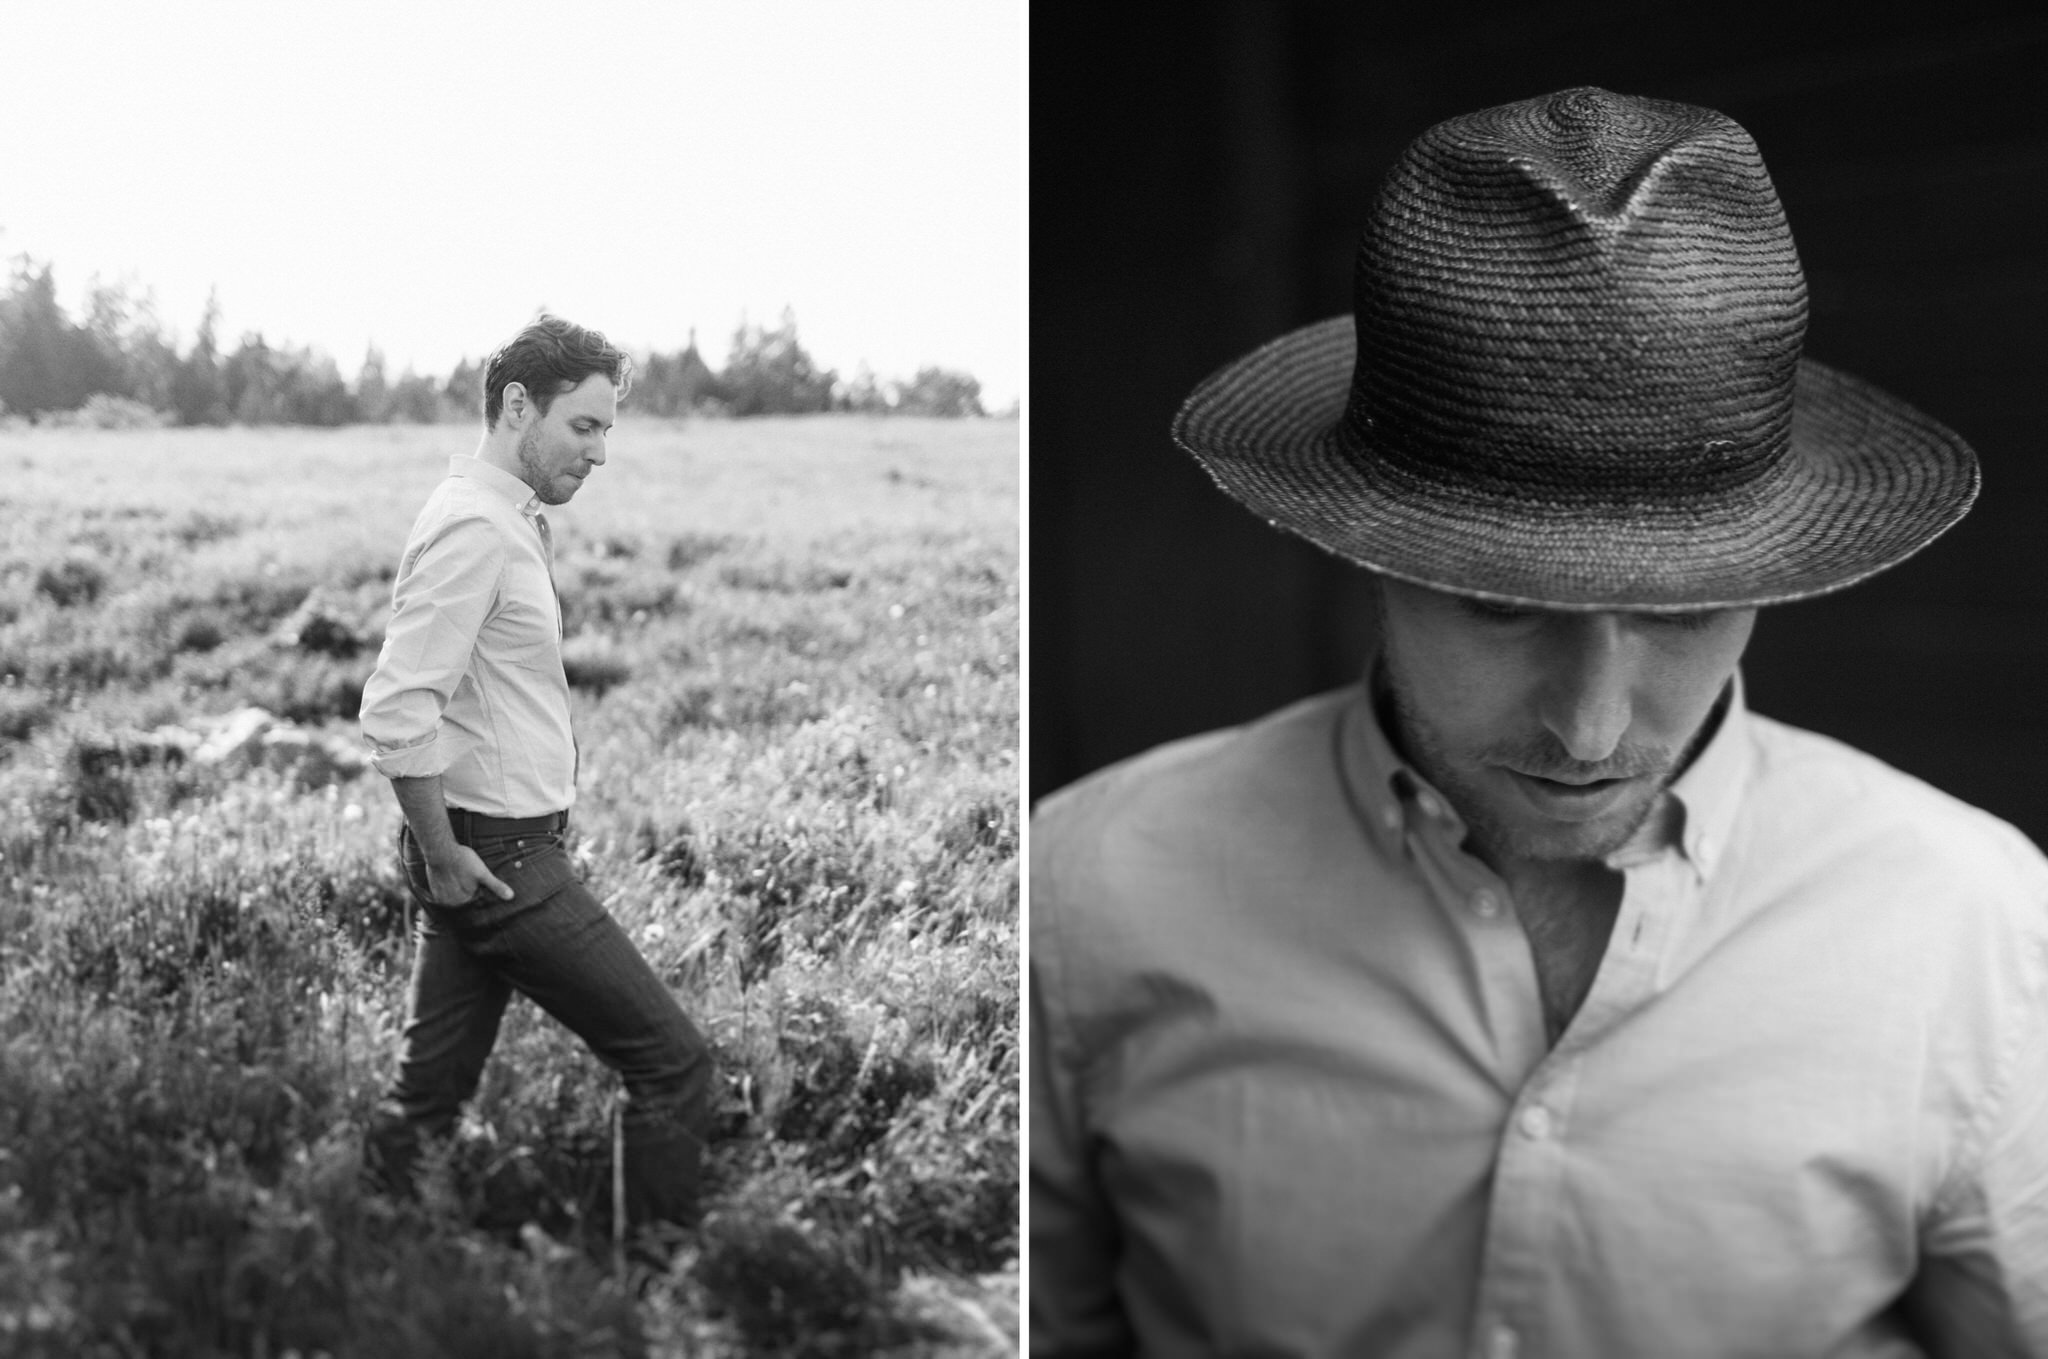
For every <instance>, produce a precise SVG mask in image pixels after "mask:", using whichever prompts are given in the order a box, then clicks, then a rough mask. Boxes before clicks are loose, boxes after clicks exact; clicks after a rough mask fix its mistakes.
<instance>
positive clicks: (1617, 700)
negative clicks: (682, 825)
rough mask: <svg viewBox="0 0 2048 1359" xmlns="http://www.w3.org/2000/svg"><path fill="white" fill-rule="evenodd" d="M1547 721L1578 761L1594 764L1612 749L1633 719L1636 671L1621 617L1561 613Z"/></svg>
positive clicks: (1545, 707)
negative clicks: (1566, 614) (1632, 664)
mask: <svg viewBox="0 0 2048 1359" xmlns="http://www.w3.org/2000/svg"><path fill="white" fill-rule="evenodd" d="M1557 622H1558V636H1557V639H1556V641H1555V642H1554V643H1553V647H1554V649H1553V652H1552V654H1551V656H1550V657H1549V658H1548V659H1549V660H1550V666H1549V672H1550V673H1549V678H1548V680H1547V682H1546V684H1545V687H1544V691H1543V712H1542V717H1543V725H1544V726H1546V727H1548V728H1549V729H1550V732H1551V734H1552V735H1553V736H1555V737H1557V739H1558V740H1559V741H1560V742H1562V743H1563V745H1564V748H1565V750H1566V751H1567V752H1569V753H1570V755H1571V757H1572V758H1573V759H1575V760H1583V761H1585V762H1587V763H1592V762H1595V761H1599V760H1604V759H1606V758H1607V757H1608V756H1609V755H1612V754H1613V753H1614V749H1615V747H1616V746H1618V745H1620V744H1621V738H1622V737H1623V736H1624V735H1626V734H1627V732H1628V728H1629V723H1630V721H1632V720H1633V718H1634V712H1633V706H1632V703H1631V694H1630V691H1631V689H1632V688H1633V686H1634V680H1635V677H1634V674H1633V672H1632V669H1631V665H1630V659H1629V648H1628V638H1627V635H1626V633H1625V632H1624V631H1623V629H1622V624H1621V619H1620V618H1619V617H1618V616H1617V615H1615V614H1611V613H1593V614H1578V615H1573V616H1570V617H1567V618H1560V619H1558V620H1557Z"/></svg>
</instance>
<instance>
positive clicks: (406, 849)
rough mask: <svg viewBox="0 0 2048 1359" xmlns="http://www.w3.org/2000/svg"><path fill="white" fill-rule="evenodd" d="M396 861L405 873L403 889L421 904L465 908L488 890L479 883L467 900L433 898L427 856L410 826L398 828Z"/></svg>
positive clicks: (482, 896)
mask: <svg viewBox="0 0 2048 1359" xmlns="http://www.w3.org/2000/svg"><path fill="white" fill-rule="evenodd" d="M398 863H399V867H400V868H401V869H402V870H403V871H404V873H405V889H406V890H407V891H408V892H410V893H412V899H413V901H414V902H415V903H416V904H418V905H421V906H428V907H432V908H434V909H437V910H443V911H460V910H465V909H467V908H468V907H471V906H474V905H476V904H477V902H479V901H481V900H482V899H483V898H484V896H485V895H486V893H487V892H488V890H489V889H487V888H485V887H483V886H481V885H480V886H478V888H477V890H476V892H475V893H474V894H473V895H471V896H470V898H469V900H467V901H456V902H447V901H436V900H434V889H433V886H432V884H431V883H430V882H429V881H428V878H427V856H426V855H425V854H424V853H422V852H421V851H420V842H419V841H418V840H415V839H414V838H413V834H412V828H411V827H410V826H405V825H400V826H399V828H398Z"/></svg>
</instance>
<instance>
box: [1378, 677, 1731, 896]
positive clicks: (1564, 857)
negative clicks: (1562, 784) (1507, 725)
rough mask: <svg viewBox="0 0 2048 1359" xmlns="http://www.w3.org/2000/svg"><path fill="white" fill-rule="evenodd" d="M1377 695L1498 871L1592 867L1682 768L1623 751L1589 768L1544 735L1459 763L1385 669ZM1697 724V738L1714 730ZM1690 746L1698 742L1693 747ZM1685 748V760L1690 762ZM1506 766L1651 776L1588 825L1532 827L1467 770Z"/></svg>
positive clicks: (1634, 748)
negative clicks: (1524, 866)
mask: <svg viewBox="0 0 2048 1359" xmlns="http://www.w3.org/2000/svg"><path fill="white" fill-rule="evenodd" d="M1381 675H1382V676H1383V678H1384V683H1383V684H1382V685H1381V686H1380V688H1381V691H1382V693H1384V694H1385V695H1386V696H1387V697H1388V698H1390V699H1391V700H1392V709H1393V711H1392V714H1391V716H1392V717H1393V719H1394V725H1395V730H1394V732H1393V733H1391V734H1392V735H1393V736H1394V737H1395V740H1396V742H1397V744H1398V745H1399V746H1400V748H1401V751H1402V753H1403V754H1404V755H1406V756H1407V758H1408V760H1409V761H1410V762H1411V763H1412V764H1414V766H1415V767H1416V769H1417V771H1418V772H1420V773H1421V775H1422V776H1423V777H1424V778H1425V779H1427V780H1428V781H1429V783H1430V785H1431V786H1432V787H1434V788H1435V789H1436V790H1437V791H1438V792H1440V793H1442V794H1443V795H1444V796H1445V797H1446V798H1448V799H1450V803H1451V805H1452V807H1454V808H1456V809H1457V812H1458V815H1459V816H1460V817H1461V818H1462V819H1463V820H1464V822H1465V829H1466V831H1467V833H1468V835H1469V836H1470V838H1471V841H1472V846H1473V848H1474V849H1476V850H1477V851H1478V852H1479V854H1480V856H1481V857H1482V858H1485V859H1486V860H1487V861H1488V862H1490V863H1493V864H1495V865H1496V866H1499V865H1502V864H1503V863H1506V862H1510V861H1512V862H1522V863H1546V864H1555V863H1591V862H1597V861H1599V860H1602V859H1605V858H1606V857H1607V856H1608V855H1610V854H1612V853H1614V852H1615V851H1616V850H1618V849H1620V848H1621V847H1622V846H1623V845H1626V844H1627V843H1628V842H1629V841H1630V840H1631V839H1632V838H1634V836H1635V834H1636V832H1637V831H1638V830H1640V829H1642V825H1643V823H1644V822H1645V821H1646V820H1648V819H1649V816H1650V813H1651V812H1653V811H1654V810H1656V807H1657V802H1658V799H1659V798H1661V797H1662V796H1663V793H1664V790H1665V788H1667V787H1668V786H1669V785H1670V783H1671V780H1672V779H1673V778H1675V777H1676V776H1677V773H1678V771H1679V770H1681V769H1683V768H1684V767H1685V764H1686V759H1684V758H1674V757H1673V754H1672V752H1670V751H1668V750H1665V749H1662V748H1660V747H1655V746H1643V745H1633V744H1624V745H1622V746H1620V747H1619V748H1617V749H1616V750H1615V752H1614V753H1613V754H1612V755H1610V756H1609V757H1608V758H1607V759H1605V760H1601V761H1599V762H1597V764H1593V765H1589V764H1586V763H1584V762H1582V761H1579V760H1576V759H1573V758H1572V756H1571V755H1570V753H1569V752H1567V751H1566V750H1565V749H1564V747H1563V746H1562V745H1561V744H1560V743H1559V742H1558V741H1557V738H1556V737H1554V736H1551V735H1550V734H1549V733H1548V732H1544V733H1542V734H1541V735H1539V736H1535V737H1530V738H1525V739H1522V740H1518V741H1505V742H1497V743H1495V744H1493V745H1490V746H1486V747H1483V748H1480V749H1478V750H1475V751H1473V752H1471V753H1470V754H1469V755H1466V756H1465V757H1464V758H1462V759H1461V758H1459V756H1458V755H1457V754H1456V753H1454V747H1453V746H1452V744H1451V742H1450V741H1449V740H1448V739H1447V738H1446V737H1445V736H1444V734H1443V733H1442V732H1441V731H1440V730H1438V729H1437V728H1436V727H1435V726H1433V725H1432V724H1431V723H1430V722H1429V721H1428V720H1427V719H1426V718H1424V717H1423V716H1422V714H1421V713H1419V712H1418V711H1416V708H1415V705H1414V704H1413V703H1411V702H1409V700H1408V697H1407V695H1406V694H1404V693H1403V692H1402V689H1401V685H1400V682H1399V680H1398V678H1397V677H1396V676H1395V674H1394V670H1393V667H1392V666H1385V665H1383V667H1382V670H1381ZM1711 725H1712V724H1711V722H1709V723H1705V724H1702V731H1703V732H1704V730H1705V729H1706V728H1707V727H1708V726H1711ZM1697 739H1698V738H1697V737H1696V738H1695V742H1696V741H1697ZM1691 749H1692V746H1691V745H1689V746H1688V748H1687V751H1686V756H1687V757H1689V756H1690V753H1691ZM1501 764H1507V765H1511V766H1513V767H1514V768H1516V769H1519V770H1521V771H1523V772H1525V773H1536V774H1544V775H1562V774H1574V775H1576V776H1578V777H1581V778H1584V777H1589V776H1590V777H1600V778H1621V777H1629V776H1635V775H1652V776H1653V777H1651V778H1650V779H1648V780H1647V781H1646V782H1645V783H1644V785H1643V789H1642V791H1641V792H1640V793H1639V794H1638V795H1637V796H1636V798H1635V799H1634V800H1633V801H1631V802H1630V803H1628V804H1627V805H1625V806H1621V807H1616V808H1614V809H1613V810H1612V811H1610V812H1608V813H1607V814H1606V815H1605V816H1602V817H1599V818H1597V819H1595V820H1592V821H1582V822H1552V823H1550V824H1548V825H1540V826H1539V825H1532V824H1531V823H1530V821H1529V820H1528V819H1527V817H1526V814H1525V816H1524V817H1522V818H1517V817H1515V816H1513V815H1511V814H1510V813H1509V812H1508V811H1507V810H1506V809H1504V808H1502V807H1501V806H1500V805H1499V802H1500V798H1501V794H1500V793H1499V792H1497V791H1496V790H1494V789H1491V788H1488V787H1486V786H1484V785H1483V784H1482V783H1481V782H1480V779H1479V776H1477V775H1474V774H1468V773H1467V772H1466V771H1467V768H1468V767H1473V766H1476V767H1477V768H1479V769H1485V768H1489V767H1494V766H1498V765H1501Z"/></svg>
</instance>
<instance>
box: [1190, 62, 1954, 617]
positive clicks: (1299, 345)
mask: <svg viewBox="0 0 2048 1359" xmlns="http://www.w3.org/2000/svg"><path fill="white" fill-rule="evenodd" d="M1805 330H1806V283H1805V278H1804V276H1803V274H1802V273H1801V271H1800V267H1799V257H1798V255H1797V253H1796V252H1795V251H1794V249H1793V246H1792V235H1791V232H1790V230H1789V229H1788V228H1787V226H1786V224H1785V214H1784V210H1783V209H1782V208H1781V207H1780V206H1779V204H1778V196H1777V192H1776V190H1775V189H1773V188H1772V187H1771V181H1770V176H1769V175H1768V174H1766V173H1765V170H1764V164H1763V160H1762V158H1761V157H1760V156H1759V155H1758V154H1757V149H1756V145H1755V143H1754V142H1752V141H1751V140H1750V137H1749V134H1748V133H1746V132H1744V131H1743V130H1742V128H1741V127H1739V126H1737V125H1736V124H1735V122H1734V121H1732V120H1731V119H1729V118H1727V117H1726V116H1724V115H1722V114H1719V113H1716V112H1714V111H1712V110H1710V109H1701V108H1693V107H1690V106H1688V105H1685V104H1675V103H1669V102H1665V101H1660V100H1652V99H1637V98H1630V97H1626V96H1622V95H1616V94H1611V93H1609V92H1607V91H1605V90H1599V89H1572V90H1565V91H1562V92H1560V93H1557V94H1552V95H1547V96H1544V97H1542V98H1539V99H1530V100H1526V101H1524V102H1521V103H1517V104H1508V105H1504V106H1502V107H1499V108H1492V109H1486V110H1483V111H1481V112H1479V113H1474V114H1470V115H1467V116H1465V117H1460V118H1453V119H1450V120H1449V121H1447V122H1444V123H1439V124H1438V125H1437V126H1435V127H1433V128H1431V129H1430V130H1429V131H1427V132H1425V133H1423V134H1422V136H1421V137H1419V138H1418V139H1417V140H1416V141H1415V142H1414V143H1413V144H1412V145H1411V146H1409V147H1408V149H1407V150H1406V151H1405V152H1403V153H1402V155H1401V157H1400V159H1399V160H1398V161H1397V162H1396V163H1395V165H1394V167H1393V169H1392V170H1391V171H1389V172H1388V174H1387V177H1386V180H1385V181H1384V183H1383V184H1382V185H1381V187H1380V191H1379V194H1378V197H1377V198H1376V199H1375V201H1374V203H1373V207H1372V212H1371V216H1370V220H1369V221H1368V222H1367V224H1366V227H1365V230H1364V233H1363V234H1362V236H1361V237H1360V240H1359V248H1358V265H1357V274H1356V290H1355V312H1354V315H1353V316H1350V317H1338V318H1335V319H1333V320H1329V321H1324V322H1321V323H1319V324H1316V325H1312V326H1308V327H1306V328H1304V329H1301V330H1297V331H1294V332H1292V333H1290V334H1288V335H1285V336H1282V337H1281V338H1280V339H1278V340H1275V341H1273V342H1272V343H1270V344H1268V345H1265V346H1264V347H1263V348H1260V349H1258V350H1256V351H1254V352H1253V353H1251V354H1248V355H1246V356H1245V357H1243V358H1241V359H1239V360H1237V361H1236V362H1234V363H1231V364H1229V365H1227V366H1226V367H1224V368H1223V369H1221V370H1220V371H1218V372H1217V373H1215V374H1214V375H1212V376H1211V377H1209V378H1208V379H1207V380H1206V381H1205V382H1203V383H1202V384H1201V386H1199V387H1198V388H1196V389H1195V391H1194V393H1193V395H1191V396H1190V397H1189V398H1188V399H1187V401H1186V403H1185V404H1184V405H1183V406H1182V407H1181V410H1180V413H1179V415H1178V416H1177V417H1176V418H1175V420H1174V425H1173V437H1174V441H1175V442H1176V443H1178V444H1179V445H1180V446H1181V447H1182V448H1183V449H1185V450H1186V451H1187V452H1189V453H1191V454H1193V455H1194V456H1195V458H1197V459H1198V460H1199V461H1200V462H1201V464H1202V466H1203V467H1204V468H1206V469H1207V470H1208V472H1209V474H1210V475H1211V476H1213V477H1214V478H1215V480H1216V482H1217V484H1218V485H1220V486H1221V487H1222V488H1223V489H1224V490H1225V491H1227V492H1228V493H1229V494H1230V495H1232V496H1234V497H1236V498H1237V499H1238V500H1239V501H1241V502H1243V503H1244V504H1245V505H1246V506H1248V507H1249V508H1251V509H1252V510H1253V511H1254V512H1256V513H1258V514H1259V515H1261V516H1263V517H1265V518H1266V519H1267V520H1269V521H1270V522H1272V523H1273V524H1274V525H1276V526H1278V527H1280V528H1283V529H1287V530H1289V531H1291V532H1294V533H1297V534H1300V535H1301V536H1303V537H1305V538H1307V539H1309V540H1310V541H1311V542H1314V543H1316V544H1318V545H1320V546H1322V547H1324V548H1326V549H1328V550H1329V551H1331V552H1334V553H1336V554H1338V555H1339V556H1342V557H1345V558H1348V559H1350V560H1352V561H1354V562H1357V563H1359V564H1360V565H1363V566H1366V567H1370V568H1371V569H1373V570H1375V571H1379V572H1383V573H1385V574H1387V575H1390V576H1396V577H1399V578H1401V579H1403V580H1408V581H1412V582H1414V583H1416V584H1419V585H1427V586H1431V587H1434V588H1437V589H1440V590H1447V591H1450V592H1453V593H1457V594H1465V595H1474V596H1479V597H1483V598H1489V599H1498V600H1503V601H1510V602H1515V603H1521V604H1528V605H1536V606H1540V607H1545V608H1560V609H1624V608H1625V609H1630V610H1649V611H1656V610H1666V611H1671V610H1690V609H1702V608H1712V607H1732V606H1738V605H1754V604H1769V603H1778V602H1782V601H1785V600H1792V599H1801V598H1805V597H1807V596H1810V595H1817V594H1821V593H1823V592H1825V591H1829V590H1836V589H1840V588H1841V587H1842V586H1845V585H1849V584H1852V583H1854V582H1856V581H1859V580H1862V579H1864V578H1865V577H1867V576H1870V575H1872V574H1873V573H1875V572H1878V571H1882V570H1883V569H1884V568H1886V567H1888V566H1892V565H1895V564H1897V563H1898V562H1900V561H1903V560H1904V559H1905V558H1907V557H1909V556H1911V555H1912V554H1913V553H1915V552H1917V551H1918V550H1920V549H1921V548H1922V547H1925V546H1926V545H1927V544H1928V543H1929V542H1931V541H1933V540H1934V538H1935V537H1936V536H1938V535H1939V534H1940V533H1941V532H1942V531H1943V530H1945V529H1947V528H1948V527H1949V526H1950V525H1952V524H1954V523H1955V522H1956V521H1957V520H1958V519H1960V518H1962V516H1963V514H1964V513H1965V512H1966V511H1967V510H1968V509H1969V507H1970V502H1971V501H1972V500H1973V499H1975V498H1976V494H1977V484H1978V474H1977V460H1976V456H1975V455H1974V454H1973V453H1972V452H1971V451H1970V449H1969V446H1968V445H1967V444H1965V443H1964V442H1963V441H1962V440H1961V439H1960V438H1958V437H1957V436H1956V435H1955V434H1954V433H1952V432H1950V431H1949V430H1947V429H1945V428H1944V427H1942V426H1941V425H1940V424H1938V423H1936V422H1935V421H1933V420H1931V419H1929V418H1928V417H1926V416H1925V415H1922V414H1921V413H1920V412H1918V411H1916V410H1914V409H1913V408H1912V407H1911V406H1908V405H1907V404H1906V403H1904V402H1902V401H1900V400H1898V399H1897V398H1895V397H1891V396H1888V395H1886V394H1885V393H1884V392H1881V391H1879V390H1877V389H1876V388H1875V387H1872V386H1871V385H1869V384H1868V383H1865V382H1862V381H1859V380H1858V379H1856V378H1854V377H1851V376H1849V375H1848V374H1846V373H1841V372H1837V371H1835V370H1834V369H1831V368H1826V367H1823V366H1822V365H1820V364H1818V363H1815V362H1813V361H1812V360H1810V359H1802V358H1801V357H1800V353H1799V350H1800V343H1801V340H1802V339H1803V337H1804V334H1805Z"/></svg>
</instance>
